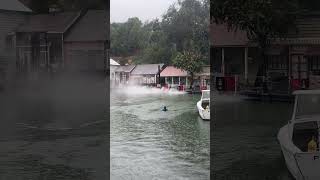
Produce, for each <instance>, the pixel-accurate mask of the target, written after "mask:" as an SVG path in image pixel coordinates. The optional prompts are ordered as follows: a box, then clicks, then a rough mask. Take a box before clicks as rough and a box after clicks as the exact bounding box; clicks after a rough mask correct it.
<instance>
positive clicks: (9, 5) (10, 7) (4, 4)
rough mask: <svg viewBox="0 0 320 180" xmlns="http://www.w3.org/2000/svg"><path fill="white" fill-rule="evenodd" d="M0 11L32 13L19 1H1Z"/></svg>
mask: <svg viewBox="0 0 320 180" xmlns="http://www.w3.org/2000/svg"><path fill="white" fill-rule="evenodd" d="M0 9H1V10H6V11H18V12H32V10H31V9H29V8H28V7H26V6H25V5H24V4H22V3H21V2H20V1H19V0H1V1H0Z"/></svg>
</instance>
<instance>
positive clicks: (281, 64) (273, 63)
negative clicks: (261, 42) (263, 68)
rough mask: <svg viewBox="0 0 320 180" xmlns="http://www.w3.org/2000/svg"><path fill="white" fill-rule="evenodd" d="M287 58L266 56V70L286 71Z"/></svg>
mask: <svg viewBox="0 0 320 180" xmlns="http://www.w3.org/2000/svg"><path fill="white" fill-rule="evenodd" d="M287 61H288V60H287V58H286V57H285V56H279V55H271V56H268V68H269V69H271V70H286V69H287Z"/></svg>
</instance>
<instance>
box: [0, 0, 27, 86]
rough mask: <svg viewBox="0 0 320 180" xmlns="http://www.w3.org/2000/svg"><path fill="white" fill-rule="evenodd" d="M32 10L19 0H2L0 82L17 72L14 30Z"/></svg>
mask: <svg viewBox="0 0 320 180" xmlns="http://www.w3.org/2000/svg"><path fill="white" fill-rule="evenodd" d="M31 13H32V11H31V10H30V9H29V8H28V7H26V6H25V5H23V4H22V3H21V2H19V1H18V0H1V1H0V84H3V82H4V81H7V80H9V79H10V78H11V77H12V76H13V75H14V73H13V72H15V64H16V63H15V56H16V53H15V51H14V46H15V41H14V39H13V37H14V33H13V32H14V31H15V29H16V28H17V27H18V26H19V25H20V24H22V23H23V22H24V21H25V20H26V18H27V16H28V15H29V14H31Z"/></svg>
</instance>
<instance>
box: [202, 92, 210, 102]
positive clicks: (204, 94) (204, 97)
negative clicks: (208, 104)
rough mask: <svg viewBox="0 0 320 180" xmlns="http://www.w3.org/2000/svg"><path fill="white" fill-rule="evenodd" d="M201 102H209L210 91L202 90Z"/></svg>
mask: <svg viewBox="0 0 320 180" xmlns="http://www.w3.org/2000/svg"><path fill="white" fill-rule="evenodd" d="M201 99H203V100H210V90H202V97H201Z"/></svg>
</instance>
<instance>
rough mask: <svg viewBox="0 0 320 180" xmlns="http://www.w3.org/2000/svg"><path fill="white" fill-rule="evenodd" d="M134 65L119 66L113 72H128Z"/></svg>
mask: <svg viewBox="0 0 320 180" xmlns="http://www.w3.org/2000/svg"><path fill="white" fill-rule="evenodd" d="M135 67H136V66H135V65H126V66H119V67H118V68H117V69H116V70H115V72H126V73H130V72H131V71H132V70H133V69H134V68H135Z"/></svg>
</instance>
